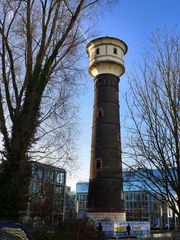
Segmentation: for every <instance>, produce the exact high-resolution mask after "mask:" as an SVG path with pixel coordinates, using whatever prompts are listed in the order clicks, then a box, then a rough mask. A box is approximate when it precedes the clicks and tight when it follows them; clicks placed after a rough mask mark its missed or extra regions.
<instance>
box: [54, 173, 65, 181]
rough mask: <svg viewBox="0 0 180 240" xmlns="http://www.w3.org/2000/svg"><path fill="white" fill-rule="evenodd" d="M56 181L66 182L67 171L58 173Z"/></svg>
mask: <svg viewBox="0 0 180 240" xmlns="http://www.w3.org/2000/svg"><path fill="white" fill-rule="evenodd" d="M56 183H60V184H64V183H65V173H64V172H57V173H56Z"/></svg>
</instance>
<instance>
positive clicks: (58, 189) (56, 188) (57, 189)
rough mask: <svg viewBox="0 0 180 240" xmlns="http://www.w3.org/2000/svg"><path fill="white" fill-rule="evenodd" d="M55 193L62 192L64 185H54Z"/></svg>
mask: <svg viewBox="0 0 180 240" xmlns="http://www.w3.org/2000/svg"><path fill="white" fill-rule="evenodd" d="M55 193H60V194H64V187H62V186H59V185H56V186H55Z"/></svg>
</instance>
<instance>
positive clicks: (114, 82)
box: [86, 37, 127, 221]
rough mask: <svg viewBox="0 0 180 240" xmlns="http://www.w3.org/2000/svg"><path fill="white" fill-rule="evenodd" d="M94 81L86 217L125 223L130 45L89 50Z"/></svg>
mask: <svg viewBox="0 0 180 240" xmlns="http://www.w3.org/2000/svg"><path fill="white" fill-rule="evenodd" d="M86 51H87V53H88V56H89V60H90V63H89V69H88V71H89V74H90V75H91V76H92V77H93V78H94V109H93V124H92V144H91V161H90V178H89V192H88V209H87V216H88V217H90V218H92V219H93V220H107V219H109V220H120V221H122V220H125V218H126V217H125V208H124V199H123V183H122V161H121V137H120V119H119V77H120V76H121V75H122V74H123V73H124V71H125V68H124V55H125V54H126V52H127V45H126V44H125V43H124V42H123V41H121V40H120V39H117V38H113V37H102V38H97V39H94V40H92V41H91V42H90V43H89V44H88V45H87V47H86Z"/></svg>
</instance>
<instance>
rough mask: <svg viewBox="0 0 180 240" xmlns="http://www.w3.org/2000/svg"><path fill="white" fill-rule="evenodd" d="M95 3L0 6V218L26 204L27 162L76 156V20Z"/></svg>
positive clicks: (64, 0)
mask: <svg viewBox="0 0 180 240" xmlns="http://www.w3.org/2000/svg"><path fill="white" fill-rule="evenodd" d="M99 2H100V1H99V0H16V1H14V0H2V1H0V134H1V137H2V142H3V145H2V147H1V148H0V152H1V162H2V164H1V174H0V188H1V192H0V206H1V208H0V215H1V218H11V219H16V218H18V216H19V212H20V210H22V208H23V207H24V206H23V205H24V203H25V202H26V201H25V196H26V193H27V186H28V184H29V180H28V179H29V171H30V169H29V167H28V161H29V159H30V157H31V158H32V157H36V159H37V156H38V157H41V158H42V157H44V158H46V159H47V158H48V157H49V158H51V160H54V161H55V160H57V159H58V158H61V160H62V165H63V164H65V163H68V164H69V160H71V159H73V158H74V156H73V154H74V153H73V151H74V149H72V146H73V144H72V143H73V137H72V136H73V130H74V122H75V121H74V116H75V115H74V113H75V109H74V103H73V100H74V98H73V96H74V95H75V94H74V93H75V90H76V88H75V86H77V80H78V78H79V76H80V75H79V74H78V73H79V68H78V64H77V63H78V60H79V57H80V50H79V49H80V44H82V43H83V42H84V41H85V37H84V34H82V30H81V28H80V23H82V21H83V19H85V20H86V25H87V19H86V17H87V16H88V15H89V12H91V11H92V10H93V7H95V6H97V4H99ZM101 2H103V3H104V2H108V1H101ZM37 142H38V143H39V145H36V144H37ZM37 146H38V147H37ZM49 147H50V148H49Z"/></svg>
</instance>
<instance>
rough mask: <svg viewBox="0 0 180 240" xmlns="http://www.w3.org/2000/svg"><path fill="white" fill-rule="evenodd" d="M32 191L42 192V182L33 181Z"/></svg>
mask: <svg viewBox="0 0 180 240" xmlns="http://www.w3.org/2000/svg"><path fill="white" fill-rule="evenodd" d="M31 190H32V193H34V194H35V193H40V192H41V183H40V182H32V185H31Z"/></svg>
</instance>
